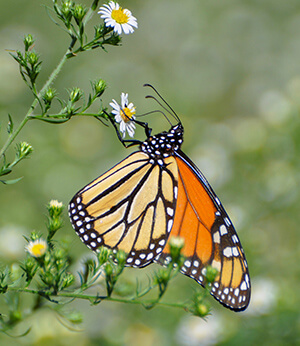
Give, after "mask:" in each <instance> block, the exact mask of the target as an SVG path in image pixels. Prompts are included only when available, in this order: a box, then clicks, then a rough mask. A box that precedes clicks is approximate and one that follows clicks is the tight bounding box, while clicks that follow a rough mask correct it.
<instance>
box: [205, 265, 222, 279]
mask: <svg viewBox="0 0 300 346" xmlns="http://www.w3.org/2000/svg"><path fill="white" fill-rule="evenodd" d="M205 269H206V270H205V271H204V275H205V277H206V281H207V282H208V283H213V282H214V281H215V279H216V277H217V275H218V274H219V271H218V269H216V268H214V267H212V266H207V267H206V268H205Z"/></svg>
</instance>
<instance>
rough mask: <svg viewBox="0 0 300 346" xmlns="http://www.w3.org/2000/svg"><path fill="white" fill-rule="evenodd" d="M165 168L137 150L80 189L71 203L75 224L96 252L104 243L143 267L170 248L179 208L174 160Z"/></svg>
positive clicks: (86, 242)
mask: <svg viewBox="0 0 300 346" xmlns="http://www.w3.org/2000/svg"><path fill="white" fill-rule="evenodd" d="M165 163H166V169H162V167H161V166H160V165H158V164H154V163H151V162H150V160H149V156H148V155H147V154H146V153H144V152H140V151H138V152H135V153H133V154H131V155H129V156H128V157H127V158H126V159H124V160H123V161H121V162H120V163H118V164H117V165H116V166H114V167H113V168H112V169H110V170H109V171H108V172H106V173H105V174H103V175H102V176H100V177H98V178H97V179H95V180H94V181H93V182H91V183H90V184H88V185H87V186H86V187H84V188H83V189H82V190H80V191H79V192H78V193H77V194H76V195H75V196H74V197H73V199H72V200H71V202H70V204H69V214H70V218H71V222H72V225H73V227H74V229H75V231H76V232H77V234H78V235H79V236H80V238H81V240H82V241H83V242H84V243H85V244H86V245H87V246H88V247H89V248H91V249H92V250H97V249H98V248H99V247H100V246H102V245H104V246H107V247H109V248H112V249H119V250H123V251H125V252H126V253H127V254H128V257H127V260H126V265H128V266H134V267H143V266H145V265H147V264H149V263H151V262H152V261H153V259H154V258H155V257H156V256H157V255H159V254H160V253H161V252H162V250H163V248H164V246H165V245H166V242H167V239H168V236H169V232H170V230H171V227H172V224H173V217H174V214H175V205H176V195H175V194H176V190H177V179H178V177H177V167H176V164H175V158H174V157H169V158H166V159H165Z"/></svg>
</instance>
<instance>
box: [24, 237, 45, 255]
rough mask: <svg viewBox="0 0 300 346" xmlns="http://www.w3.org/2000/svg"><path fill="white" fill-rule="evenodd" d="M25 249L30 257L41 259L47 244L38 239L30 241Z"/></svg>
mask: <svg viewBox="0 0 300 346" xmlns="http://www.w3.org/2000/svg"><path fill="white" fill-rule="evenodd" d="M25 249H26V251H27V252H28V253H29V254H30V255H31V256H32V257H42V256H43V255H44V254H45V253H46V251H47V249H48V244H47V242H46V240H44V239H43V238H40V239H37V240H31V241H30V242H29V243H28V245H27V246H26V248H25Z"/></svg>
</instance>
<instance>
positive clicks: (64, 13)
mask: <svg viewBox="0 0 300 346" xmlns="http://www.w3.org/2000/svg"><path fill="white" fill-rule="evenodd" d="M98 3H99V1H98V0H94V1H93V2H92V4H91V6H90V8H89V9H87V8H85V7H84V6H82V5H80V4H76V3H75V2H74V1H70V0H62V1H60V2H58V1H57V0H53V8H52V13H53V14H55V15H56V18H57V20H56V21H55V22H56V24H58V22H60V23H62V24H63V26H64V30H65V31H66V32H67V33H68V35H69V36H70V38H71V41H70V44H69V46H68V48H67V50H66V52H65V53H64V55H63V57H62V58H61V60H60V62H59V63H58V65H57V66H56V68H55V69H54V70H53V72H52V73H51V74H50V76H49V78H48V80H47V81H46V83H45V84H44V85H43V87H42V88H41V89H40V90H37V87H36V81H37V79H38V76H39V74H40V71H41V67H42V61H41V59H40V55H39V54H38V53H37V52H36V51H35V41H34V38H33V36H32V35H30V34H28V35H26V36H25V37H24V40H23V44H24V51H20V50H17V51H14V52H12V51H10V52H9V54H10V55H11V56H12V57H13V59H14V60H15V61H16V62H17V63H18V65H19V71H20V74H21V77H22V79H23V81H24V82H25V84H26V85H27V87H28V88H29V89H30V90H31V92H32V94H33V98H34V99H33V102H32V104H31V106H30V107H29V110H28V112H27V113H26V114H25V116H24V118H23V120H22V121H21V122H20V123H19V124H18V125H17V126H14V122H13V118H12V116H11V115H8V118H9V121H8V126H7V130H8V138H7V140H6V142H5V143H4V145H3V147H2V148H1V149H0V161H1V162H0V177H1V176H3V175H7V174H10V173H11V172H12V168H13V167H14V166H15V165H16V164H17V163H18V162H20V161H21V160H18V161H13V162H11V163H7V160H6V152H7V150H8V149H9V147H10V146H11V144H12V143H13V142H14V140H15V139H16V137H17V136H18V134H19V133H20V131H21V130H22V129H23V127H24V126H25V125H26V124H27V122H28V121H29V120H42V121H45V122H48V123H52V124H61V123H65V122H67V121H69V120H70V119H71V118H72V117H73V116H75V115H77V116H93V117H95V118H96V119H98V120H99V119H101V118H106V115H105V114H104V113H103V109H105V107H104V108H103V107H102V104H101V102H100V109H99V111H98V112H97V113H93V112H88V110H89V108H90V107H91V106H92V104H94V103H95V102H96V101H97V100H100V98H101V96H102V94H103V93H104V91H105V89H106V82H105V81H104V80H102V79H99V80H98V81H95V82H92V92H91V93H90V94H89V95H88V97H87V102H86V103H84V104H81V105H79V103H78V102H79V101H80V100H81V99H82V98H83V96H84V92H83V91H82V90H80V89H78V88H72V89H71V91H70V92H69V97H68V99H67V100H66V101H64V100H60V99H59V98H58V95H57V92H56V90H55V89H54V88H53V87H52V84H53V82H54V80H55V79H56V77H57V76H58V74H59V73H60V72H61V71H62V68H63V66H64V65H65V63H66V62H67V61H68V59H70V58H74V57H76V56H77V55H78V53H80V52H86V51H89V50H91V49H96V48H102V49H103V50H105V46H106V45H114V46H118V45H119V44H120V42H121V37H120V35H118V34H116V33H115V32H114V30H113V28H112V27H107V26H105V25H104V24H99V25H97V26H95V27H94V36H93V37H92V38H88V36H87V34H86V27H87V25H88V22H89V21H90V19H91V18H92V15H93V13H94V12H95V10H96V8H97V6H98ZM54 100H57V101H58V103H59V104H60V105H61V109H60V111H58V112H55V113H54V114H51V113H50V110H51V107H52V105H53V101H54ZM100 101H101V100H100ZM38 106H39V108H40V109H39V110H38V108H37V107H38ZM24 143H25V142H24ZM20 145H22V144H21V143H20V144H18V145H17V148H18V146H20ZM16 155H18V149H16ZM27 156H28V155H27ZM20 179H21V178H17V179H12V180H3V179H1V180H0V182H2V183H4V184H13V183H16V182H17V181H19V180H20Z"/></svg>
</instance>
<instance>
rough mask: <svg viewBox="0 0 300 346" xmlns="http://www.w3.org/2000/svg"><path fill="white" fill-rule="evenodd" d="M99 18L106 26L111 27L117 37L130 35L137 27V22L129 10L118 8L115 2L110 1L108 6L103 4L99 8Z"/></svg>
mask: <svg viewBox="0 0 300 346" xmlns="http://www.w3.org/2000/svg"><path fill="white" fill-rule="evenodd" d="M98 13H99V14H100V15H101V18H103V19H104V22H105V25H106V26H111V27H113V29H114V31H115V32H117V33H118V34H119V35H121V34H122V31H123V32H124V34H131V33H133V32H134V28H137V27H138V24H137V20H136V18H135V17H133V15H132V14H131V12H130V11H129V10H127V9H126V8H124V9H123V8H122V7H120V5H119V4H118V3H117V2H114V1H110V2H109V4H108V5H107V4H105V5H103V6H102V7H100V8H99V12H98Z"/></svg>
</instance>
